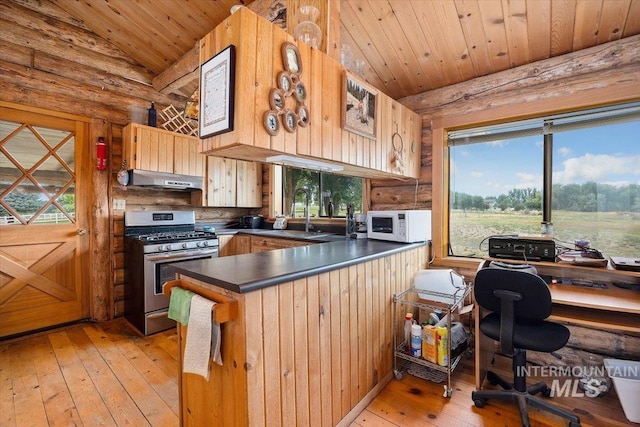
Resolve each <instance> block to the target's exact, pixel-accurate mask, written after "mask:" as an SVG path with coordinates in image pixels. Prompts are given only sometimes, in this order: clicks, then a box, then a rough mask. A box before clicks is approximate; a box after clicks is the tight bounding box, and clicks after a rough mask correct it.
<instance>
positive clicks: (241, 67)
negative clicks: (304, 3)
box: [200, 8, 422, 178]
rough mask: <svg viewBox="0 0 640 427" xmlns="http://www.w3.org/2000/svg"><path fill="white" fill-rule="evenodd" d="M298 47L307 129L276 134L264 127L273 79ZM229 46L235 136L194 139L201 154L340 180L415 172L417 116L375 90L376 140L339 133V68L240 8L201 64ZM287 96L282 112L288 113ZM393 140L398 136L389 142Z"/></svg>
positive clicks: (206, 41) (206, 47) (212, 39)
mask: <svg viewBox="0 0 640 427" xmlns="http://www.w3.org/2000/svg"><path fill="white" fill-rule="evenodd" d="M284 42H292V43H294V44H296V45H297V47H298V50H299V52H300V64H301V69H302V72H301V74H300V76H299V81H300V82H301V83H302V84H303V85H304V86H305V88H306V98H305V101H304V103H305V106H306V107H307V108H308V111H309V125H308V126H306V127H300V126H298V127H297V129H296V130H295V131H294V132H287V131H286V130H285V129H284V127H283V126H282V125H281V126H280V130H279V132H277V133H276V134H275V135H271V134H269V133H268V132H267V131H266V130H265V128H264V125H263V115H264V113H265V112H266V111H267V110H269V109H270V103H269V94H270V91H271V90H272V89H273V88H275V87H277V85H276V76H277V75H278V73H280V72H281V71H284V66H283V64H282V56H281V48H282V44H283V43H284ZM230 44H233V45H234V46H235V47H236V79H235V94H234V128H233V129H234V130H233V131H231V132H226V133H223V134H220V135H216V136H212V137H209V138H205V139H202V140H200V151H201V152H202V153H204V154H211V155H216V156H224V157H228V158H233V159H241V160H249V161H259V162H265V160H266V158H267V157H269V156H273V155H278V154H290V155H296V156H298V157H307V158H313V159H320V160H323V161H330V162H333V163H337V164H340V165H342V166H343V167H344V172H343V173H344V174H348V175H352V176H363V177H367V178H371V177H377V178H392V177H403V178H406V177H410V178H418V176H419V173H420V167H419V166H420V149H421V129H422V119H421V116H420V115H418V114H416V113H414V112H412V111H411V110H409V109H408V108H406V107H404V106H403V105H402V104H400V103H399V102H397V101H394V100H393V99H391V98H390V97H389V96H387V95H385V94H383V93H382V92H378V93H377V95H376V96H377V106H376V126H377V127H376V137H375V138H373V139H372V138H366V137H364V136H361V135H359V134H356V133H353V132H350V131H347V130H344V129H343V128H342V123H341V121H342V118H341V112H342V108H343V107H342V92H343V79H344V75H345V74H344V73H345V68H344V67H343V66H342V65H341V64H340V63H339V62H338V61H336V60H334V59H333V58H331V57H329V56H327V55H326V54H324V53H322V52H321V51H319V50H318V49H311V48H310V47H309V46H308V45H307V44H305V43H296V42H295V40H294V39H293V37H292V36H290V35H289V34H287V33H286V32H285V31H284V30H282V29H281V28H279V27H277V26H275V25H273V24H271V23H270V22H269V21H267V20H265V19H264V18H261V17H259V16H258V15H256V14H255V13H253V12H252V11H250V10H249V9H247V8H241V9H240V10H238V11H237V12H236V13H234V14H233V15H231V16H230V17H229V18H227V19H226V20H225V21H224V22H222V23H221V24H220V25H218V26H217V27H216V28H215V29H214V30H213V31H211V32H210V33H209V34H207V35H206V36H205V37H204V38H203V39H202V40H201V42H200V63H201V64H203V63H205V62H206V61H207V60H209V59H211V58H212V57H213V56H215V55H216V54H217V53H218V52H220V51H221V50H223V49H224V48H226V47H227V46H229V45H230ZM292 98H293V97H292V96H290V97H286V98H285V106H284V107H285V108H287V109H292V110H294V111H295V108H296V103H295V101H294V100H293V99H292ZM396 134H398V135H401V136H402V139H403V142H404V146H403V147H402V150H403V157H404V164H405V167H404V168H403V169H397V168H394V167H393V166H394V165H393V164H392V163H391V159H392V157H393V151H392V140H393V139H394V135H396ZM395 138H396V139H397V136H396V137H395Z"/></svg>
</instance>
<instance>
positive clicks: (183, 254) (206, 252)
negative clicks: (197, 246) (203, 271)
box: [145, 249, 218, 261]
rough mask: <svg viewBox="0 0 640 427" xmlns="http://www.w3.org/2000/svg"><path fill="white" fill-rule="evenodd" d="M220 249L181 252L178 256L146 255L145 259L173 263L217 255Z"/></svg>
mask: <svg viewBox="0 0 640 427" xmlns="http://www.w3.org/2000/svg"><path fill="white" fill-rule="evenodd" d="M217 253H218V249H208V250H197V251H189V252H179V253H176V254H166V255H165V254H163V255H145V259H146V260H147V261H171V260H173V259H178V260H179V259H182V260H184V261H187V260H186V259H185V258H193V257H204V256H207V255H213V254H217Z"/></svg>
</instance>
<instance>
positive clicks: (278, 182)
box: [268, 164, 370, 223]
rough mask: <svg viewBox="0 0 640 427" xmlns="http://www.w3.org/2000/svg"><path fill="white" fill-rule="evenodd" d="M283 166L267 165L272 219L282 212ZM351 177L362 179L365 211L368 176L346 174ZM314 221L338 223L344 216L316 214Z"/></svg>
mask: <svg viewBox="0 0 640 427" xmlns="http://www.w3.org/2000/svg"><path fill="white" fill-rule="evenodd" d="M283 168H284V166H281V165H275V164H272V165H270V167H269V182H270V184H269V187H270V188H269V191H270V194H271V197H269V215H268V217H269V218H270V219H274V218H275V212H277V214H278V215H282V214H283V213H284V212H283V211H282V209H283V201H284V173H283ZM318 172H319V173H322V172H321V171H318ZM348 176H350V177H352V178H360V179H362V211H363V212H366V210H367V206H368V199H367V195H368V191H367V189H368V188H369V184H370V181H369V179H368V178H364V177H360V176H352V175H348ZM318 186H320V183H318ZM287 218H288V221H292V222H296V221H304V217H302V218H299V217H295V218H292V217H291V216H287ZM313 220H314V222H326V223H331V222H339V223H343V222H344V221H345V220H346V217H345V216H335V215H334V216H333V217H332V218H329V217H328V216H326V215H325V216H318V217H314V219H313Z"/></svg>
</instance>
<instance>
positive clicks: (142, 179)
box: [127, 169, 204, 191]
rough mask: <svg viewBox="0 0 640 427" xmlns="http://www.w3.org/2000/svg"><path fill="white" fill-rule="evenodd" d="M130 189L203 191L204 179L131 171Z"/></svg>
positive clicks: (137, 170)
mask: <svg viewBox="0 0 640 427" xmlns="http://www.w3.org/2000/svg"><path fill="white" fill-rule="evenodd" d="M128 172H129V183H128V184H127V186H128V187H150V188H164V189H167V190H183V191H195V190H202V188H203V186H204V178H202V177H201V176H192V175H179V174H175V173H167V172H154V171H147V170H141V169H130V170H129V171H128Z"/></svg>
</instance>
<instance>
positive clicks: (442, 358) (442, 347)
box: [437, 326, 449, 366]
mask: <svg viewBox="0 0 640 427" xmlns="http://www.w3.org/2000/svg"><path fill="white" fill-rule="evenodd" d="M437 329H438V365H440V366H449V345H448V344H447V341H448V340H449V337H448V331H447V328H446V327H444V326H440V327H438V328H437Z"/></svg>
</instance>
